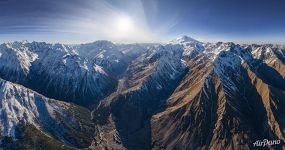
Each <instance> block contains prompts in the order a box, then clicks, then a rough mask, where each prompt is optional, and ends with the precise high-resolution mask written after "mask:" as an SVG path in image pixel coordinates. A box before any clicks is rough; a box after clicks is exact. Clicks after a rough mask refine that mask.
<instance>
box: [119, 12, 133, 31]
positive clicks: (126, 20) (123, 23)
mask: <svg viewBox="0 0 285 150" xmlns="http://www.w3.org/2000/svg"><path fill="white" fill-rule="evenodd" d="M115 25H116V27H117V31H118V32H120V33H121V34H123V35H126V34H130V33H131V31H132V30H133V28H134V24H133V21H132V19H131V18H130V17H128V16H120V17H118V18H117V20H116V22H115Z"/></svg>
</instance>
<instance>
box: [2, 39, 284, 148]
mask: <svg viewBox="0 0 285 150" xmlns="http://www.w3.org/2000/svg"><path fill="white" fill-rule="evenodd" d="M0 89H1V90H0V92H1V93H0V116H1V118H0V119H1V120H0V127H1V128H0V137H1V142H0V145H1V146H0V147H1V148H2V147H3V149H13V148H14V149H17V148H23V149H40V148H41V147H33V145H34V144H35V143H42V144H41V145H45V146H46V147H48V149H55V148H58V149H73V148H75V149H81V148H86V149H95V150H97V149H129V150H140V149H141V150H147V149H155V150H156V149H157V150H159V149H169V150H170V149H178V150H180V149H181V150H184V149H187V150H188V149H189V150H192V149H211V150H215V149H227V150H229V149H255V148H257V147H254V145H253V143H254V142H255V141H257V140H263V139H268V140H280V141H281V143H280V144H278V145H266V146H264V147H262V148H264V149H284V148H285V146H284V142H285V120H284V117H285V111H284V108H285V49H284V47H282V46H280V45H270V44H268V45H256V44H252V45H239V44H235V43H231V42H226V43H225V42H218V43H203V42H200V41H197V40H195V39H192V38H190V37H187V36H183V37H179V38H177V39H174V40H172V41H170V42H169V43H166V44H114V43H112V42H109V41H96V42H94V43H88V44H80V45H64V44H48V43H44V42H32V43H29V42H14V43H4V44H2V45H0Z"/></svg>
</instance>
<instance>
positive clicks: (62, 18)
mask: <svg viewBox="0 0 285 150" xmlns="http://www.w3.org/2000/svg"><path fill="white" fill-rule="evenodd" d="M181 35H189V36H192V37H193V38H196V39H198V40H201V41H209V42H216V41H233V42H239V43H283V44H285V1H284V0H0V43H2V42H7V41H14V40H18V41H21V40H29V41H33V40H35V41H48V42H64V43H82V42H91V41H95V40H99V39H106V40H112V41H115V42H153V41H167V40H170V39H172V38H174V37H177V36H181Z"/></svg>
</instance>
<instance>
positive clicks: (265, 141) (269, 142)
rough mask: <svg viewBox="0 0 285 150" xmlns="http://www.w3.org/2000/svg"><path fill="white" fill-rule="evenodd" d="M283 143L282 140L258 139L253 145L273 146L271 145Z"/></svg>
mask: <svg viewBox="0 0 285 150" xmlns="http://www.w3.org/2000/svg"><path fill="white" fill-rule="evenodd" d="M280 143H281V141H280V140H268V139H263V140H257V141H255V142H254V143H253V147H265V146H271V145H279V144H280Z"/></svg>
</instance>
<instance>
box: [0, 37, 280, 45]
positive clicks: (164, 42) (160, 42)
mask: <svg viewBox="0 0 285 150" xmlns="http://www.w3.org/2000/svg"><path fill="white" fill-rule="evenodd" d="M182 36H187V37H191V38H193V39H195V40H197V41H199V42H202V43H218V42H223V43H228V42H232V43H235V44H240V45H246V44H248V45H250V44H258V45H266V44H273V45H285V43H274V42H257V43H254V42H244V43H243V42H234V41H219V40H217V41H203V40H201V39H199V38H195V37H192V36H188V35H179V36H177V37H174V38H172V39H169V40H166V41H158V42H155V41H153V42H116V41H112V40H108V39H95V40H90V41H83V42H62V41H44V40H26V39H23V40H10V41H1V40H0V44H3V43H13V42H24V41H27V42H28V43H32V42H45V43H48V44H65V45H80V44H88V43H94V42H96V41H109V42H112V43H114V44H168V43H169V42H170V41H171V40H174V39H176V38H179V37H182Z"/></svg>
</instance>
